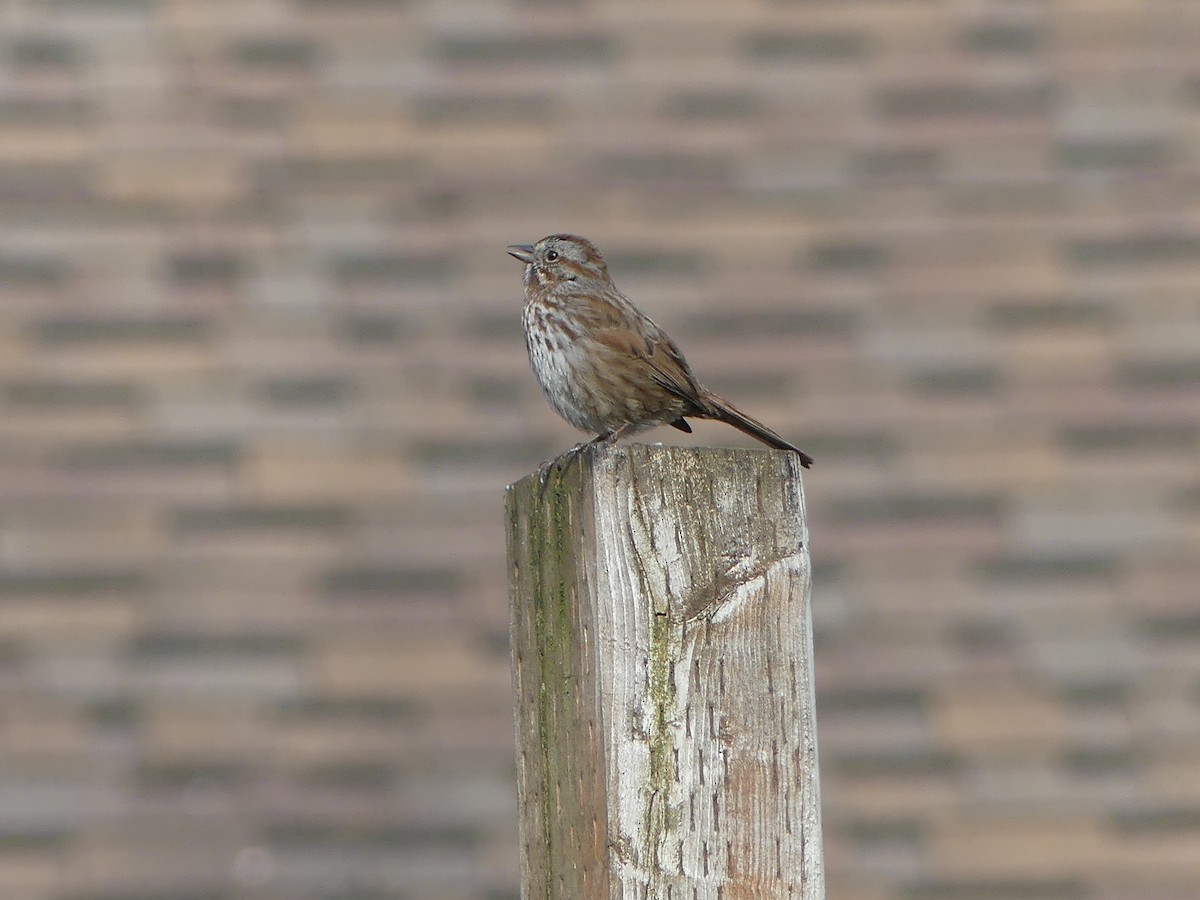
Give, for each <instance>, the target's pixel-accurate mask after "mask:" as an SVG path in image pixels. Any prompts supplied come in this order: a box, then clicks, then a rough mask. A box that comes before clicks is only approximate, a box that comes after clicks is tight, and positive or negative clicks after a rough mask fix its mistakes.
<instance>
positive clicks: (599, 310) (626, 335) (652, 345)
mask: <svg viewBox="0 0 1200 900" xmlns="http://www.w3.org/2000/svg"><path fill="white" fill-rule="evenodd" d="M593 299H594V298H593ZM621 300H623V301H624V303H618V302H605V303H595V302H589V303H588V306H587V308H588V313H589V315H588V318H589V319H590V320H591V321H590V323H589V326H590V327H588V328H587V330H586V333H587V336H588V338H589V339H590V340H592V341H595V342H596V343H597V344H600V345H601V346H603V347H606V348H608V349H610V350H611V351H613V352H614V353H615V354H617V355H619V356H621V357H622V358H624V359H627V360H634V361H636V362H637V363H640V364H642V365H644V366H645V367H646V376H647V377H648V378H651V379H652V380H653V381H655V382H656V383H657V384H659V385H661V386H662V388H663V389H664V390H667V391H670V392H671V393H672V394H675V395H676V396H678V397H680V398H682V399H684V400H686V401H688V402H689V403H691V404H694V405H699V402H700V397H701V395H702V393H703V390H702V388H701V387H700V384H699V382H697V381H696V376H695V375H693V374H692V370H691V368H690V367H689V366H688V364H687V360H685V359H684V358H683V354H682V353H681V352H680V350H679V348H678V347H676V346H675V342H674V341H672V340H671V338H670V336H669V335H668V334H667V333H666V332H665V331H663V330H662V329H661V328H659V327H658V324H657V323H656V322H655V321H654V320H653V319H651V318H650V317H649V316H647V315H646V314H645V313H643V312H642V311H641V310H639V309H638V308H637V307H635V306H634V305H633V304H632V303H631V302H629V301H628V300H627V299H625V298H624V297H621Z"/></svg>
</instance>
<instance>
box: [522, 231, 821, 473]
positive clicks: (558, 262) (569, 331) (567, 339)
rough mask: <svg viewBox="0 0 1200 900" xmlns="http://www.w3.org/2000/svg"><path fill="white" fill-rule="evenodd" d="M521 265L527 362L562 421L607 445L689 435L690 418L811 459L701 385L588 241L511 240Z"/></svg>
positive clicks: (566, 237)
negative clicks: (644, 436)
mask: <svg viewBox="0 0 1200 900" xmlns="http://www.w3.org/2000/svg"><path fill="white" fill-rule="evenodd" d="M508 253H509V255H511V256H512V257H514V258H515V259H517V260H518V261H520V262H522V263H524V264H525V307H524V310H523V312H522V317H521V319H522V325H523V328H524V332H525V346H526V349H527V350H528V351H529V364H530V367H531V368H532V369H533V374H534V377H535V378H536V379H537V382H538V384H539V385H541V388H542V392H543V393H544V394H545V395H546V399H547V400H548V401H549V402H550V405H551V406H552V407H553V408H554V410H555V412H557V413H558V414H559V415H560V416H562V418H563V419H565V420H566V421H567V422H568V423H570V424H571V425H573V426H574V427H575V428H578V429H579V430H581V431H587V432H592V433H594V434H595V437H594V438H592V439H591V440H590V441H588V442H587V443H586V444H581V445H580V446H587V445H590V444H601V443H612V442H615V441H616V440H618V439H619V438H623V437H626V436H628V435H631V434H635V433H637V432H639V431H644V430H645V429H648V428H652V427H654V426H656V425H670V426H671V427H673V428H678V429H679V430H680V431H684V432H687V433H689V434H690V433H691V431H692V427H691V425H689V424H688V421H687V419H688V418H689V417H691V418H693V419H714V420H716V421H719V422H725V423H727V424H729V425H732V426H733V427H734V428H736V429H738V430H739V431H742V432H744V433H745V434H748V435H750V436H751V437H753V438H755V439H757V440H759V441H761V442H762V443H764V444H766V445H767V446H769V447H774V448H776V449H778V450H788V451H790V452H792V453H795V454H797V455H798V456H799V458H800V465H802V466H803V467H805V468H808V467H810V466H811V465H812V464H813V458H812V457H811V456H809V455H808V454H807V453H805V452H804V451H803V450H801V449H800V448H799V447H796V446H795V445H794V444H791V443H790V442H788V441H787V440H785V439H784V438H783V437H781V436H780V435H779V434H777V433H776V432H774V431H772V430H771V429H770V428H768V427H767V426H766V425H764V424H763V423H762V422H759V421H758V420H757V419H754V418H751V417H750V416H748V415H746V413H744V412H742V411H741V410H740V409H738V408H737V407H736V406H734V405H733V404H732V403H730V402H729V401H728V400H726V399H724V398H723V397H720V396H718V395H717V394H714V393H713V392H712V391H710V390H709V389H708V388H706V387H704V385H702V384H701V383H700V381H699V380H698V379H697V378H696V376H695V375H694V374H692V369H691V367H690V366H689V365H688V363H687V360H686V359H684V356H683V353H682V352H681V351H680V349H679V347H678V346H676V344H675V342H674V341H673V340H671V338H670V337H669V336H668V335H667V333H666V332H665V331H663V329H662V328H660V327H659V326H658V325H657V324H656V323H655V322H654V320H653V319H651V318H650V317H649V316H647V315H646V314H645V313H643V312H642V311H641V310H640V309H638V308H637V306H635V305H634V303H633V301H632V300H630V299H629V298H628V297H626V296H625V295H624V294H622V293H621V292H620V291H619V290H617V286H616V285H615V284H614V283H613V280H612V278H611V277H610V276H609V274H608V264H607V263H606V262H605V261H604V257H603V256H602V255H601V254H600V251H599V250H597V249H596V246H595V245H594V244H593V243H592V242H591V241H589V240H588V239H587V238H583V237H579V236H577V235H573V234H552V235H549V236H548V237H544V238H542V239H541V240H540V241H538V242H537V243H536V244H510V245H509V247H508Z"/></svg>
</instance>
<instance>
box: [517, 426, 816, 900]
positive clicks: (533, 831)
mask: <svg viewBox="0 0 1200 900" xmlns="http://www.w3.org/2000/svg"><path fill="white" fill-rule="evenodd" d="M507 515H508V558H509V564H510V566H511V573H510V579H511V580H510V598H511V604H512V652H513V681H514V687H515V690H516V694H517V714H516V718H517V745H518V756H519V759H518V768H519V774H518V779H519V781H518V793H519V803H520V828H521V896H522V897H524V898H539V900H541V898H550V900H577V898H578V900H590V898H622V900H626V898H629V900H632V898H638V900H659V898H662V900H708V898H712V900H717V898H720V900H764V898H785V897H795V898H801V900H819V898H824V896H825V888H824V877H823V871H822V857H821V810H820V792H819V784H818V777H817V733H816V723H815V718H814V714H813V682H812V630H811V617H810V608H809V584H810V578H809V559H808V549H807V534H806V530H805V524H804V495H803V489H802V486H801V482H800V467H799V464H798V461H797V459H796V457H795V456H793V455H792V454H789V453H784V452H780V451H768V450H711V449H692V448H682V447H650V446H644V445H636V444H635V445H627V446H617V447H604V446H601V447H593V448H588V449H586V450H583V451H581V452H579V453H577V454H574V455H566V456H563V457H560V458H559V459H558V460H557V461H555V463H554V464H553V466H552V467H551V468H550V470H549V471H548V473H547V475H546V477H545V479H544V480H543V479H542V478H540V477H539V476H536V475H533V476H529V477H527V478H525V479H523V480H521V481H519V482H517V483H516V484H513V485H511V486H510V487H509V489H508V498H507Z"/></svg>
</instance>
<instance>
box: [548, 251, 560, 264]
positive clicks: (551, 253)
mask: <svg viewBox="0 0 1200 900" xmlns="http://www.w3.org/2000/svg"><path fill="white" fill-rule="evenodd" d="M546 259H547V260H548V261H549V262H554V261H555V260H556V259H558V251H557V250H547V251H546Z"/></svg>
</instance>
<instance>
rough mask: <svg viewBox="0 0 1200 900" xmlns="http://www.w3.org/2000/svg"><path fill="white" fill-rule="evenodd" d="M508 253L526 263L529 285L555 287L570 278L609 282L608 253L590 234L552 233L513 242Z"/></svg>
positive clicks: (527, 282)
mask: <svg viewBox="0 0 1200 900" xmlns="http://www.w3.org/2000/svg"><path fill="white" fill-rule="evenodd" d="M508 253H509V255H510V256H512V257H514V258H515V259H519V260H520V261H521V262H523V263H525V286H526V287H540V288H553V287H557V286H559V285H564V284H569V283H570V282H589V281H603V282H607V281H608V280H609V277H608V266H607V265H605V263H604V257H603V256H601V255H600V251H599V250H597V249H596V247H595V245H593V244H592V242H591V241H589V240H588V239H587V238H581V237H577V236H576V235H573V234H552V235H550V236H549V237H544V238H542V239H541V240H540V241H538V242H537V243H536V244H533V245H532V246H530V245H529V244H513V245H511V246H510V247H509V248H508Z"/></svg>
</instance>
